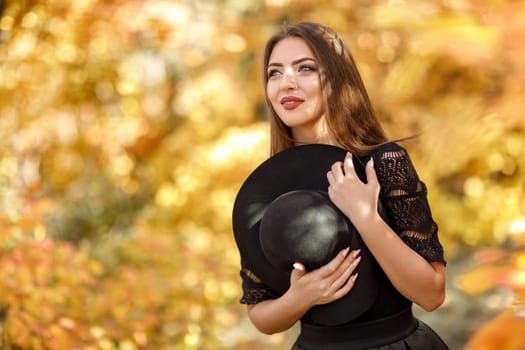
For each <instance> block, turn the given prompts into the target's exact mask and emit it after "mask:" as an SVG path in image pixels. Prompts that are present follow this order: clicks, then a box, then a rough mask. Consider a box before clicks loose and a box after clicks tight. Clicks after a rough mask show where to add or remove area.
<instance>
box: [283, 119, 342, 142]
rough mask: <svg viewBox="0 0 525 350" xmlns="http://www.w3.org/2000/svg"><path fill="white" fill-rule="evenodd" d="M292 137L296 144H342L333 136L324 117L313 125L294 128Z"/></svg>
mask: <svg viewBox="0 0 525 350" xmlns="http://www.w3.org/2000/svg"><path fill="white" fill-rule="evenodd" d="M292 137H293V139H294V140H295V142H294V144H295V145H296V146H299V145H306V144H312V143H321V144H326V145H333V146H340V145H339V144H338V142H336V140H335V138H334V137H333V136H332V133H331V132H330V130H329V129H328V127H327V125H326V123H325V122H324V119H321V120H320V121H318V122H317V123H316V124H315V125H313V126H304V127H295V128H292Z"/></svg>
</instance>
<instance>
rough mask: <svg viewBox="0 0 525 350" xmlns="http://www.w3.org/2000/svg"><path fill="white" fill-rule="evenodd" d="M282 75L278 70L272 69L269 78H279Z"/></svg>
mask: <svg viewBox="0 0 525 350" xmlns="http://www.w3.org/2000/svg"><path fill="white" fill-rule="evenodd" d="M280 74H281V72H280V71H279V70H278V69H270V70H269V71H268V78H271V77H275V76H278V75H280Z"/></svg>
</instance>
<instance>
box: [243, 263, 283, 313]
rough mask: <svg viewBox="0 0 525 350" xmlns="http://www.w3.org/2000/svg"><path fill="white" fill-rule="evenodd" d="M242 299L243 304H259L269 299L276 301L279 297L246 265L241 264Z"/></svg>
mask: <svg viewBox="0 0 525 350" xmlns="http://www.w3.org/2000/svg"><path fill="white" fill-rule="evenodd" d="M240 274H241V278H242V292H243V295H242V298H241V300H240V302H241V304H257V303H260V302H261V301H265V300H268V299H276V298H277V297H278V295H277V294H276V293H275V292H274V291H273V290H271V289H270V288H268V287H267V286H266V285H265V284H264V282H263V281H262V280H261V279H260V278H259V277H257V276H256V275H255V274H254V273H253V272H252V271H251V270H250V269H249V268H248V267H246V266H245V264H244V263H242V262H241V273H240Z"/></svg>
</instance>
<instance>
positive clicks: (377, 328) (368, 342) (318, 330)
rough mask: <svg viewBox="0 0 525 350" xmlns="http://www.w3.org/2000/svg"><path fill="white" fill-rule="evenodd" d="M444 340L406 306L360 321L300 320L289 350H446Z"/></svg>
mask: <svg viewBox="0 0 525 350" xmlns="http://www.w3.org/2000/svg"><path fill="white" fill-rule="evenodd" d="M448 349H449V348H448V346H447V345H446V344H445V342H444V341H443V340H442V339H441V338H440V337H439V336H438V335H437V334H436V332H434V330H432V328H430V327H429V326H428V325H426V324H425V323H424V322H422V321H421V320H418V319H417V318H415V317H414V315H413V313H412V309H411V308H408V309H406V310H404V311H402V312H399V313H398V314H395V315H392V316H389V317H386V318H383V319H380V320H376V321H370V322H365V323H361V324H352V325H348V326H339V327H320V326H313V325H310V324H307V323H304V322H303V323H301V332H300V334H299V337H298V338H297V341H296V342H295V344H294V345H293V347H292V350H448Z"/></svg>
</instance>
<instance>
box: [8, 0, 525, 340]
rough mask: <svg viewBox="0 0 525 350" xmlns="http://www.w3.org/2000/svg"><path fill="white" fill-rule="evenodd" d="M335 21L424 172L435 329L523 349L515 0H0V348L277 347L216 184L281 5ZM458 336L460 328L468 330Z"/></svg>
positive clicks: (245, 146) (228, 176) (519, 60)
mask: <svg viewBox="0 0 525 350" xmlns="http://www.w3.org/2000/svg"><path fill="white" fill-rule="evenodd" d="M300 20H314V21H319V22H323V23H325V24H327V25H329V26H331V27H333V28H334V29H336V30H337V31H338V32H339V33H341V34H342V36H343V37H344V39H345V41H346V42H347V44H348V46H349V47H350V48H351V50H352V52H353V53H354V55H355V58H356V59H357V61H358V64H359V68H360V70H361V72H362V74H363V77H364V80H365V83H366V85H367V87H368V89H369V93H370V95H371V98H372V100H373V103H374V105H375V107H376V109H377V112H378V113H379V115H380V117H381V120H382V121H383V122H384V125H385V127H386V129H387V130H388V132H389V135H390V136H391V137H392V138H395V137H403V136H409V135H412V134H417V133H421V136H420V137H419V138H418V139H416V140H415V141H412V142H410V143H406V144H404V146H405V147H406V148H408V149H409V151H410V154H411V156H412V159H413V161H414V163H415V165H416V168H417V169H418V171H419V174H420V177H421V178H422V179H423V180H424V181H425V182H426V184H427V186H428V188H429V199H430V202H431V206H432V210H433V214H434V216H435V219H436V221H437V222H438V224H439V228H440V238H441V241H442V243H443V244H444V246H445V249H446V258H447V261H448V287H447V288H448V290H447V299H446V301H445V304H444V305H443V306H442V307H441V308H440V309H439V310H438V311H436V312H433V313H425V312H423V311H422V310H420V309H417V308H416V312H417V313H418V315H419V316H420V317H421V318H422V319H423V320H425V321H426V322H427V323H429V324H430V325H431V326H432V327H433V328H435V329H436V330H437V331H438V332H439V333H440V334H441V335H442V337H443V338H444V339H445V340H446V341H447V342H448V343H449V344H450V346H451V348H452V349H463V348H465V349H474V350H478V349H503V350H505V349H511V350H513V349H524V348H525V305H524V304H525V187H524V185H525V168H524V164H525V133H524V130H525V115H524V113H523V109H524V107H523V104H524V102H523V101H524V100H525V99H524V98H525V93H524V92H525V84H524V82H525V64H524V63H523V62H525V45H523V43H524V42H525V2H523V1H518V0H516V1H511V0H508V1H505V0H410V1H409V0H406V1H402V0H398V1H394V0H392V1H386V0H384V1H380V0H377V1H370V0H359V1H357V0H353V1H347V0H337V1H336V0H333V1H314V0H307V1H299V0H266V1H264V0H254V1H243V0H207V1H206V0H178V1H175V0H173V1H168V0H148V1H139V0H74V1H71V0H47V1H46V0H0V348H1V349H14V350H16V349H102V350H110V349H120V350H136V349H183V350H186V349H187V350H190V349H250V350H253V349H277V350H280V349H289V348H290V345H291V344H292V342H293V339H294V336H295V334H296V332H297V329H296V328H294V329H292V330H290V331H289V332H286V333H282V334H277V335H273V336H266V335H262V334H260V333H258V332H257V331H256V330H255V328H254V327H253V326H252V325H251V324H250V322H249V320H248V319H247V317H246V312H245V308H244V306H242V305H240V304H239V298H240V296H241V288H240V277H239V256H238V253H237V250H236V247H235V242H234V240H233V234H232V230H231V209H232V204H233V201H234V198H235V195H236V192H237V189H238V188H239V186H240V184H241V183H242V181H243V180H244V178H245V177H246V176H247V175H248V174H249V173H250V171H251V170H252V169H253V168H254V167H255V166H256V165H257V164H258V163H259V162H261V161H262V160H264V159H265V157H267V154H268V146H267V141H268V137H267V129H268V127H267V124H266V121H265V120H266V119H265V114H264V103H263V102H264V101H263V95H262V92H263V91H262V83H261V80H260V75H261V61H262V57H261V54H262V49H263V46H264V43H265V40H266V39H267V38H268V37H269V36H270V35H271V34H272V33H273V32H275V31H276V30H277V29H278V28H279V27H280V25H281V24H282V23H283V22H288V23H294V22H297V21H300ZM467 344H468V345H467Z"/></svg>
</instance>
